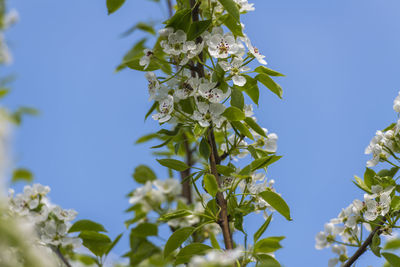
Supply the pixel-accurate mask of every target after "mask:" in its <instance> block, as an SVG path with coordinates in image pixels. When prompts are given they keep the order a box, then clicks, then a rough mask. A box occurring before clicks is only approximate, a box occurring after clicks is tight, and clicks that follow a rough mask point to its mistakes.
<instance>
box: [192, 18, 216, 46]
mask: <svg viewBox="0 0 400 267" xmlns="http://www.w3.org/2000/svg"><path fill="white" fill-rule="evenodd" d="M210 25H211V20H201V21H195V22H193V23H192V24H191V25H190V28H189V31H188V33H187V40H188V41H191V40H194V39H196V38H197V37H199V36H200V35H201V34H202V33H203V32H205V31H206V30H207V29H208V27H209V26H210Z"/></svg>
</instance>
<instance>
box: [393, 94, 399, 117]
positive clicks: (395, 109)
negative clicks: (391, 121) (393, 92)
mask: <svg viewBox="0 0 400 267" xmlns="http://www.w3.org/2000/svg"><path fill="white" fill-rule="evenodd" d="M393 109H394V111H396V112H398V113H400V92H399V94H398V95H397V96H396V98H395V99H394V101H393Z"/></svg>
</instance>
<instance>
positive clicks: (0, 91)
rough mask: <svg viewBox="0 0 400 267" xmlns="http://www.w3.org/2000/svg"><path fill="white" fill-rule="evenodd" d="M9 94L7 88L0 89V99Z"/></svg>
mask: <svg viewBox="0 0 400 267" xmlns="http://www.w3.org/2000/svg"><path fill="white" fill-rule="evenodd" d="M9 92H10V89H8V88H4V87H2V88H0V98H3V97H5V96H6V95H8V93H9Z"/></svg>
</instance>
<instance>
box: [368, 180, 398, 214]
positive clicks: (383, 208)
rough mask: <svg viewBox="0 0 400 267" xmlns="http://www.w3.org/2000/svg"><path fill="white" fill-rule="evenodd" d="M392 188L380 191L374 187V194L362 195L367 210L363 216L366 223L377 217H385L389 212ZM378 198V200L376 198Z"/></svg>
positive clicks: (379, 188)
mask: <svg viewBox="0 0 400 267" xmlns="http://www.w3.org/2000/svg"><path fill="white" fill-rule="evenodd" d="M393 189H394V187H388V188H386V189H385V190H382V188H381V187H380V186H375V187H374V191H375V192H374V194H372V195H369V194H365V195H364V201H365V205H366V207H367V210H366V212H365V214H364V218H365V220H367V221H374V220H375V219H376V218H377V217H378V216H385V215H386V214H387V213H388V212H389V210H390V203H391V198H390V194H391V192H392V191H393ZM377 197H379V200H376V198H377Z"/></svg>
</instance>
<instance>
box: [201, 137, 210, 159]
mask: <svg viewBox="0 0 400 267" xmlns="http://www.w3.org/2000/svg"><path fill="white" fill-rule="evenodd" d="M199 152H200V155H201V156H202V157H203V158H204V159H205V160H208V159H209V157H210V154H211V148H210V145H209V144H208V142H207V140H206V139H205V138H203V139H201V141H200V145H199Z"/></svg>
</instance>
